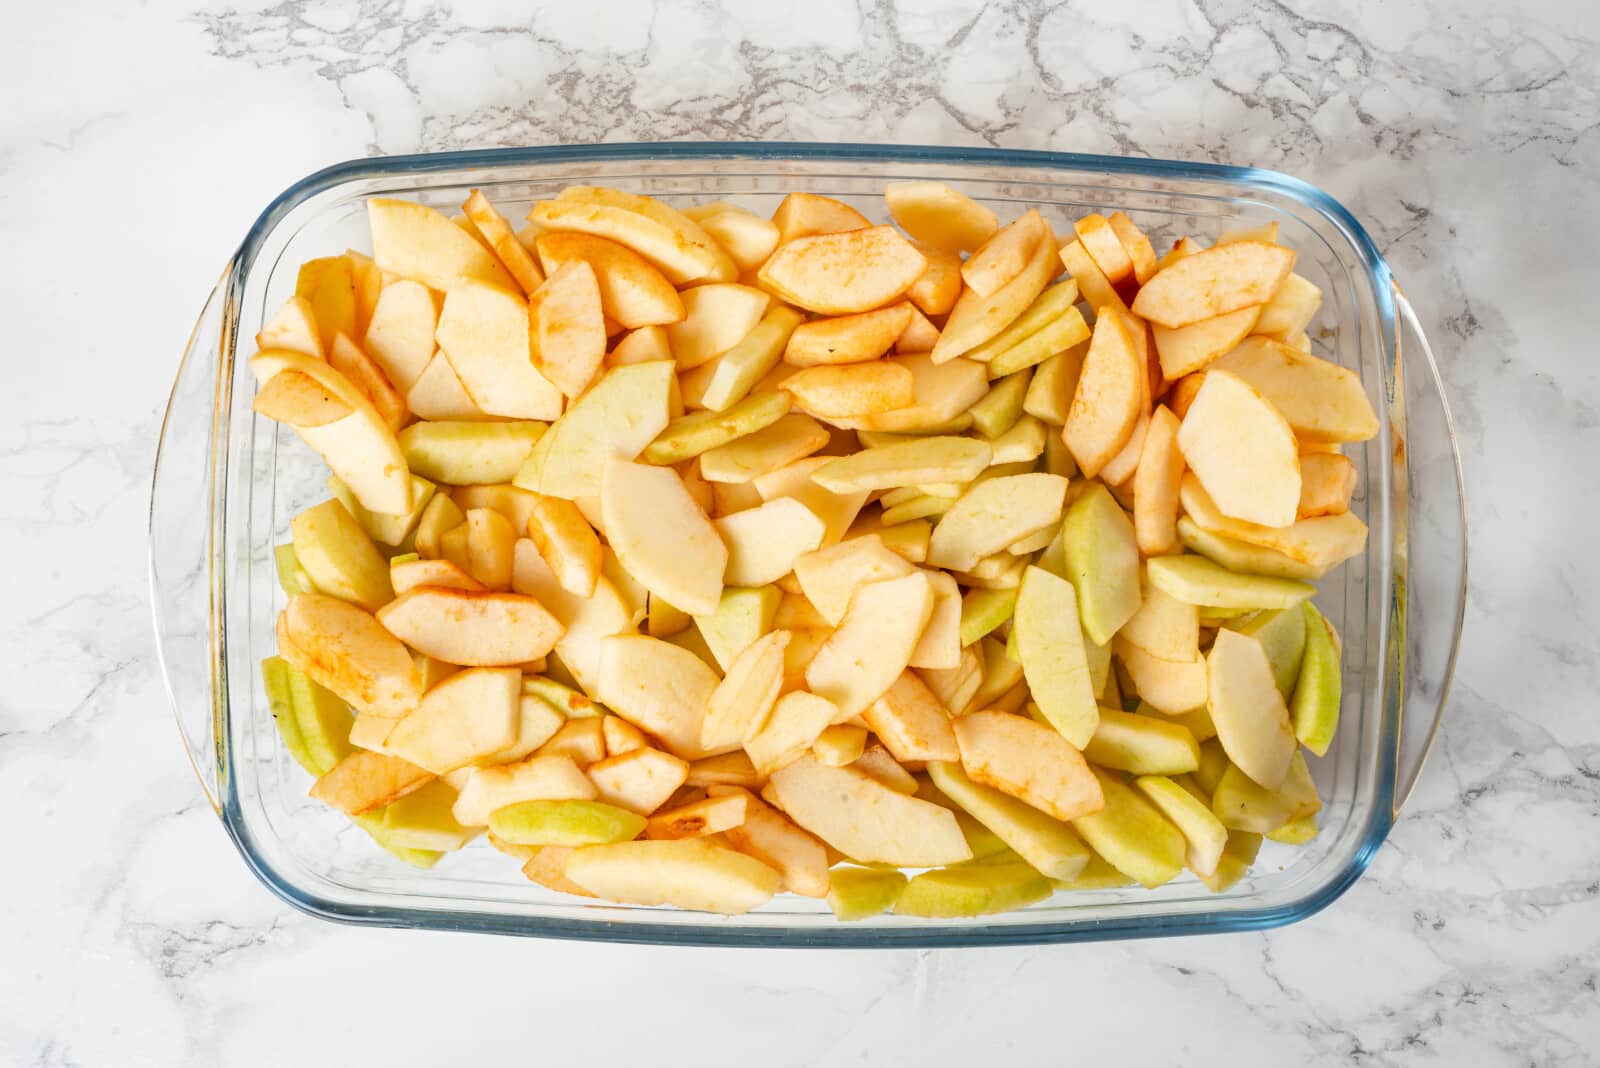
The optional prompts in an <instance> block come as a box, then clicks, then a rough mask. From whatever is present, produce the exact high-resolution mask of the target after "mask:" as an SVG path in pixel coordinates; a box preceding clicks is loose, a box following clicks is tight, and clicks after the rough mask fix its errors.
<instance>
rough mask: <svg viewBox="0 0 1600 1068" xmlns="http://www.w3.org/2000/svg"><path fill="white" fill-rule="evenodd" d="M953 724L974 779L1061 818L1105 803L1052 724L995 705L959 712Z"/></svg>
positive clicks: (964, 763)
mask: <svg viewBox="0 0 1600 1068" xmlns="http://www.w3.org/2000/svg"><path fill="white" fill-rule="evenodd" d="M953 726H954V728H955V734H956V741H957V743H958V744H959V745H960V747H961V765H962V767H963V768H965V769H966V772H967V774H968V775H970V776H972V778H973V780H974V781H976V782H980V783H983V784H984V785H987V786H992V787H994V788H995V789H997V790H1001V791H1003V792H1005V793H1008V794H1010V795H1011V796H1013V797H1016V798H1018V799H1019V800H1022V801H1026V802H1027V803H1028V804H1030V805H1032V806H1033V807H1034V808H1037V809H1040V810H1042V811H1044V812H1048V813H1049V814H1050V815H1052V816H1054V817H1056V818H1057V819H1060V820H1071V819H1076V818H1077V817H1079V816H1081V815H1084V814H1086V813H1089V812H1094V811H1096V810H1097V809H1099V808H1100V806H1101V805H1102V804H1103V801H1102V799H1101V793H1100V788H1099V784H1098V783H1097V782H1096V781H1095V778H1094V776H1093V775H1092V774H1090V772H1089V769H1088V765H1086V764H1085V763H1084V760H1083V756H1082V754H1081V753H1079V752H1078V750H1077V749H1076V748H1074V747H1073V746H1072V745H1071V744H1069V743H1068V742H1067V741H1066V739H1064V738H1062V737H1061V735H1060V734H1058V733H1057V732H1055V731H1053V730H1051V729H1050V728H1049V727H1045V726H1041V725H1040V724H1037V723H1035V722H1033V720H1031V719H1027V718H1025V717H1023V716H1014V715H1010V714H1009V713H1003V712H992V711H981V712H972V713H970V714H968V715H965V716H961V717H959V718H957V719H956V720H955V722H954V724H953Z"/></svg>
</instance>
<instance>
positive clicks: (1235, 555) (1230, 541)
mask: <svg viewBox="0 0 1600 1068" xmlns="http://www.w3.org/2000/svg"><path fill="white" fill-rule="evenodd" d="M1178 540H1179V541H1180V542H1182V543H1183V547H1184V548H1185V549H1188V550H1189V551H1190V552H1194V553H1198V554H1200V555H1201V556H1204V557H1205V558H1206V559H1208V560H1211V561H1213V562H1214V563H1217V564H1219V565H1221V566H1222V567H1225V568H1227V569H1228V570H1229V571H1234V572H1239V573H1242V574H1256V575H1271V576H1273V577H1276V578H1294V579H1319V578H1321V577H1322V576H1323V575H1325V574H1327V572H1328V568H1327V567H1326V566H1314V565H1311V564H1304V563H1301V562H1300V561H1299V560H1296V559H1294V558H1292V557H1289V556H1285V555H1283V554H1282V553H1280V552H1277V551H1276V550H1274V549H1266V548H1263V547H1261V546H1259V545H1252V544H1250V543H1249V542H1245V541H1239V540H1238V539H1236V538H1230V537H1226V536H1224V535H1222V534H1216V533H1213V532H1211V531H1209V530H1206V529H1205V528H1203V527H1201V526H1200V525H1199V524H1198V523H1196V522H1195V521H1194V520H1193V519H1191V518H1189V517H1188V516H1181V517H1180V518H1179V519H1178Z"/></svg>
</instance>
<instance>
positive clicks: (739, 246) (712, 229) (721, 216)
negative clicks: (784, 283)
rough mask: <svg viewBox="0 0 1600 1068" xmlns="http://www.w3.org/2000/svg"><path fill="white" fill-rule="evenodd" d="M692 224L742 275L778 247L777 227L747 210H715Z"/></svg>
mask: <svg viewBox="0 0 1600 1068" xmlns="http://www.w3.org/2000/svg"><path fill="white" fill-rule="evenodd" d="M695 221H696V222H698V223H699V224H700V228H701V229H703V230H704V231H705V232H706V233H708V234H710V235H711V237H712V238H713V240H715V241H716V243H717V244H719V245H721V246H722V248H723V250H724V251H725V252H727V254H728V255H729V256H731V257H733V262H734V263H735V264H737V265H738V268H739V273H740V274H741V275H743V274H747V273H748V272H750V271H753V270H755V269H756V268H757V267H760V266H761V265H762V264H763V263H765V262H767V257H768V256H770V255H772V250H773V249H775V248H777V247H778V238H779V234H778V227H777V226H776V225H775V224H774V223H773V222H772V221H771V220H770V219H763V218H761V217H760V216H759V215H752V214H751V213H749V212H748V211H742V210H737V209H735V210H729V211H718V212H713V213H712V214H710V215H706V216H704V217H702V218H699V219H696V220H695Z"/></svg>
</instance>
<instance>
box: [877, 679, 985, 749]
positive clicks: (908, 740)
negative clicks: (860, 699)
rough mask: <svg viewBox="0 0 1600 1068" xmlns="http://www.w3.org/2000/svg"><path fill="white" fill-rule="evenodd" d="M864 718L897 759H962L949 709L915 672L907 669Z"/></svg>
mask: <svg viewBox="0 0 1600 1068" xmlns="http://www.w3.org/2000/svg"><path fill="white" fill-rule="evenodd" d="M861 718H862V719H864V720H865V721H866V723H867V726H868V727H870V728H872V731H873V733H874V734H876V735H877V736H878V738H879V740H880V741H882V742H883V744H884V747H885V748H887V749H888V750H889V753H890V754H891V755H892V756H893V757H894V758H895V759H896V760H901V761H907V760H959V759H960V758H961V752H960V750H959V749H958V748H957V747H956V736H955V732H954V731H953V730H952V729H951V727H950V711H949V709H947V708H945V706H944V705H943V704H941V703H940V701H939V699H938V697H936V696H934V693H933V691H932V690H930V689H929V688H928V685H927V683H925V682H923V681H922V677H921V676H920V675H918V674H917V673H916V672H914V671H906V672H903V673H902V674H901V675H900V677H899V678H898V679H896V680H895V681H894V684H893V685H892V686H890V687H889V689H888V690H886V691H884V694H883V696H882V697H880V698H878V699H877V700H876V701H874V702H873V703H872V704H871V705H869V706H868V707H867V709H866V710H865V711H864V712H862V713H861Z"/></svg>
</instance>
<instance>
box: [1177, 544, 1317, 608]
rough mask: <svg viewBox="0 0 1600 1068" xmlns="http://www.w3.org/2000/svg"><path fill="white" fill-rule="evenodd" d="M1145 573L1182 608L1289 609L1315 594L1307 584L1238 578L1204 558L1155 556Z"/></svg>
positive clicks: (1280, 580)
mask: <svg viewBox="0 0 1600 1068" xmlns="http://www.w3.org/2000/svg"><path fill="white" fill-rule="evenodd" d="M1146 569H1147V571H1148V574H1149V577H1150V583H1151V585H1153V586H1157V587H1159V588H1160V589H1161V590H1162V591H1163V592H1165V593H1167V594H1168V595H1170V596H1172V597H1175V598H1177V599H1178V600H1180V601H1183V602H1184V603H1185V604H1193V605H1199V606H1201V607H1211V608H1243V609H1262V608H1290V607H1292V606H1294V605H1297V604H1299V603H1300V602H1301V601H1304V600H1306V599H1307V598H1308V597H1310V596H1311V595H1312V594H1313V593H1315V592H1316V587H1314V586H1312V585H1311V584H1310V583H1308V582H1300V581H1298V580H1295V579H1285V578H1272V577H1270V576H1266V575H1241V574H1237V573H1235V572H1233V571H1229V570H1228V569H1227V568H1224V567H1221V566H1219V565H1218V564H1215V563H1213V562H1212V561H1210V560H1208V559H1206V558H1205V557H1203V556H1158V557H1154V558H1152V559H1151V560H1149V561H1148V562H1147V564H1146Z"/></svg>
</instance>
